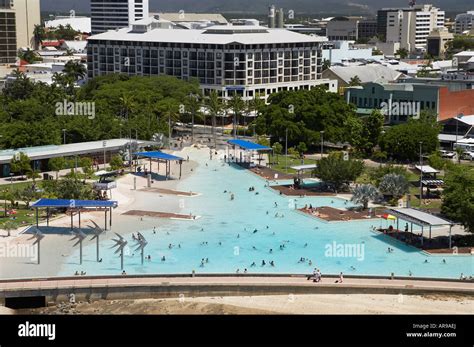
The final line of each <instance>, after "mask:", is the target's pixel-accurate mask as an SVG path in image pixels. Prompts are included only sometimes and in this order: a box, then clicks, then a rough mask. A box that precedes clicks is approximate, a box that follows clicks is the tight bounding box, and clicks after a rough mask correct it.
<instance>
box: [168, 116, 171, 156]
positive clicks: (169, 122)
mask: <svg viewBox="0 0 474 347" xmlns="http://www.w3.org/2000/svg"><path fill="white" fill-rule="evenodd" d="M168 145H169V149H170V150H171V112H169V113H168Z"/></svg>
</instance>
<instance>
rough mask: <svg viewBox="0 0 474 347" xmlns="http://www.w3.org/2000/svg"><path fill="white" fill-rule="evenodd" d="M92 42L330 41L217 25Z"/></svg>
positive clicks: (112, 34) (125, 32) (118, 33)
mask: <svg viewBox="0 0 474 347" xmlns="http://www.w3.org/2000/svg"><path fill="white" fill-rule="evenodd" d="M89 40H91V41H94V40H121V41H122V40H123V41H135V42H169V43H198V44H222V45H225V44H232V43H241V44H271V43H304V42H308V43H310V42H323V41H326V40H327V39H326V38H324V37H318V36H309V35H304V34H299V33H295V32H292V31H289V30H286V29H269V28H266V27H262V26H254V25H249V26H247V25H235V26H233V25H216V26H211V27H209V28H205V29H189V30H186V29H160V28H157V29H153V30H149V31H147V32H143V33H136V32H133V31H132V30H131V29H130V28H123V29H118V30H109V31H107V32H105V33H102V34H98V35H94V36H91V37H89Z"/></svg>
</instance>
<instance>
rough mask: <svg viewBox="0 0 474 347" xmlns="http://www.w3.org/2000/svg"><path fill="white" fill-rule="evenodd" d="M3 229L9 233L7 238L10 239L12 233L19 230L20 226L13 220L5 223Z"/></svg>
mask: <svg viewBox="0 0 474 347" xmlns="http://www.w3.org/2000/svg"><path fill="white" fill-rule="evenodd" d="M3 229H5V230H6V231H7V237H10V236H11V231H12V230H16V229H18V224H17V223H15V222H14V221H12V220H8V221H6V222H5V223H3Z"/></svg>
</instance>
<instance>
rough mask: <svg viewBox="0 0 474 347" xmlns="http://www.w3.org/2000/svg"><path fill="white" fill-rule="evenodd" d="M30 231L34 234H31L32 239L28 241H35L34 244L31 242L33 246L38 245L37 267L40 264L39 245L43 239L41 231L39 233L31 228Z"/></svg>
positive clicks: (34, 228) (36, 229)
mask: <svg viewBox="0 0 474 347" xmlns="http://www.w3.org/2000/svg"><path fill="white" fill-rule="evenodd" d="M32 229H33V230H34V231H35V233H34V234H33V237H32V238H30V239H29V240H35V242H33V246H34V245H38V246H37V249H38V265H39V264H40V244H41V240H42V239H43V238H44V234H43V233H42V232H41V231H39V229H38V228H36V227H32Z"/></svg>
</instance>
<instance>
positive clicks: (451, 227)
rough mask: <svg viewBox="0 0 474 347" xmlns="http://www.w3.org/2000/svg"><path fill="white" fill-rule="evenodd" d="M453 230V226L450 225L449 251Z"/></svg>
mask: <svg viewBox="0 0 474 347" xmlns="http://www.w3.org/2000/svg"><path fill="white" fill-rule="evenodd" d="M452 229H453V226H452V225H450V226H449V249H451V231H452Z"/></svg>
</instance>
